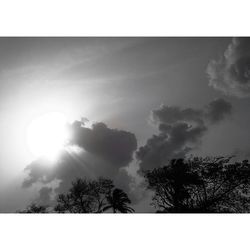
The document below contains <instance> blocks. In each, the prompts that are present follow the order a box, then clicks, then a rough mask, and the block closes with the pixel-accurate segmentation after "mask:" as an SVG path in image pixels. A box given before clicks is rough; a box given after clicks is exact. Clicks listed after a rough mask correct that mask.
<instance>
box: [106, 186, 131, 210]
mask: <svg viewBox="0 0 250 250" xmlns="http://www.w3.org/2000/svg"><path fill="white" fill-rule="evenodd" d="M107 202H108V205H107V206H105V207H104V208H103V211H106V210H108V209H112V210H113V212H114V213H116V212H120V213H132V212H134V209H133V208H131V207H129V206H128V205H127V204H130V203H131V201H130V199H129V198H128V196H127V194H126V193H125V192H124V191H123V190H121V189H118V188H115V189H114V190H113V191H112V192H110V193H109V194H108V195H107Z"/></svg>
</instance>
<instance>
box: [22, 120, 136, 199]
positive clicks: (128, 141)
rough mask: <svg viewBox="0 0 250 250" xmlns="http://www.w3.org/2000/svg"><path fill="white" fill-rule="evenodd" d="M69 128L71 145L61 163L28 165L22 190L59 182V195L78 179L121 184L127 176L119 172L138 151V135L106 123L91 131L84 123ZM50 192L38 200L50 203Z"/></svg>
mask: <svg viewBox="0 0 250 250" xmlns="http://www.w3.org/2000/svg"><path fill="white" fill-rule="evenodd" d="M69 127H70V132H71V140H70V144H69V145H68V147H66V149H65V150H63V151H62V152H61V154H60V156H59V159H58V161H57V162H55V163H51V162H48V161H47V160H45V159H37V160H36V161H34V162H32V163H31V164H29V165H28V166H27V167H26V169H25V171H26V173H27V178H26V179H25V180H24V182H23V187H26V188H28V187H31V186H32V185H33V184H42V185H48V184H50V183H52V182H53V181H58V183H59V184H58V185H57V187H56V188H54V189H53V192H55V194H58V193H63V192H65V191H67V190H68V188H69V187H70V185H71V182H72V180H74V179H75V178H77V177H82V178H91V179H95V178H98V177H101V176H102V177H106V178H111V179H115V180H116V182H117V183H119V181H120V182H122V181H123V180H121V178H119V176H125V174H123V175H122V174H121V173H120V172H121V171H124V167H125V166H127V165H129V163H130V162H131V161H132V159H133V153H134V151H135V150H136V148H137V140H136V137H135V135H134V134H132V133H130V132H127V131H123V130H116V129H110V128H108V127H107V125H106V124H104V123H96V124H94V125H93V126H92V128H86V127H84V124H83V123H82V122H79V121H76V122H74V123H73V124H72V125H70V126H69ZM126 179H130V181H132V178H130V177H129V175H126ZM122 185H123V186H124V183H123V184H122ZM127 190H129V183H128V184H127ZM51 192H52V190H51V189H50V190H48V189H41V190H40V196H39V199H40V200H44V201H48V196H49V195H51Z"/></svg>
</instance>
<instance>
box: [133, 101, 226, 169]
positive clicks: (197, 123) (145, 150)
mask: <svg viewBox="0 0 250 250" xmlns="http://www.w3.org/2000/svg"><path fill="white" fill-rule="evenodd" d="M230 113H231V104H230V103H228V102H226V101H225V100H223V99H216V100H214V101H212V102H210V103H209V104H208V105H207V106H206V107H205V108H204V109H201V110H200V109H192V108H188V109H181V108H180V107H170V106H165V105H162V106H161V107H160V108H158V109H155V110H153V111H152V112H151V120H152V121H153V123H154V124H156V125H157V126H158V130H159V134H157V135H153V136H152V137H151V138H150V139H148V140H147V142H146V144H145V145H144V146H142V147H140V148H139V149H138V151H137V152H136V157H137V159H138V160H139V164H140V170H149V169H152V168H155V167H160V166H162V165H163V164H165V163H167V162H168V161H169V160H170V159H173V158H179V157H184V156H185V155H186V154H187V153H189V152H190V151H191V150H192V149H194V148H195V147H197V146H198V145H199V144H200V143H201V138H202V136H203V135H204V134H205V132H206V131H207V130H208V124H215V123H217V122H219V121H221V120H223V119H224V118H225V117H226V116H227V115H229V114H230Z"/></svg>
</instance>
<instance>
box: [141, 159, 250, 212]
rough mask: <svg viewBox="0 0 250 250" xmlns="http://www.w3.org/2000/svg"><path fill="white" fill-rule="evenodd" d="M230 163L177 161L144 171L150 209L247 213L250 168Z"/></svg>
mask: <svg viewBox="0 0 250 250" xmlns="http://www.w3.org/2000/svg"><path fill="white" fill-rule="evenodd" d="M231 159H232V157H216V158H209V157H207V158H192V159H190V160H187V161H184V160H183V159H178V160H172V161H171V162H170V163H169V164H168V165H167V166H164V167H162V168H156V169H154V170H152V171H147V172H146V173H145V177H146V180H147V183H148V188H149V189H150V190H153V191H154V192H155V195H154V197H153V205H154V206H155V207H157V208H158V209H160V210H161V212H175V213H178V212H190V213H191V212H201V213H204V212H205V213H206V212H207V213H209V212H213V213H216V212H227V213H229V212H249V211H250V207H249V195H248V194H249V191H250V190H249V188H250V178H249V177H250V165H249V163H248V161H242V162H235V163H230V161H231Z"/></svg>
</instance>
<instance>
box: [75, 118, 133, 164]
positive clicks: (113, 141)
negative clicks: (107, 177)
mask: <svg viewBox="0 0 250 250" xmlns="http://www.w3.org/2000/svg"><path fill="white" fill-rule="evenodd" d="M72 128H73V129H72V140H71V143H72V144H74V145H78V146H80V147H81V148H83V149H84V150H86V151H87V152H89V153H92V154H94V155H97V156H99V157H101V158H103V159H104V160H106V161H108V162H110V163H112V164H114V165H116V167H124V166H126V165H128V164H129V163H130V162H131V160H132V155H133V152H134V151H135V150H136V148H137V141H136V138H135V135H134V134H132V133H130V132H127V131H122V130H117V129H110V128H108V127H107V126H106V124H104V123H96V124H94V125H93V126H92V128H91V129H90V128H86V127H83V126H81V124H80V123H79V122H77V123H74V124H73V126H72Z"/></svg>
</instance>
